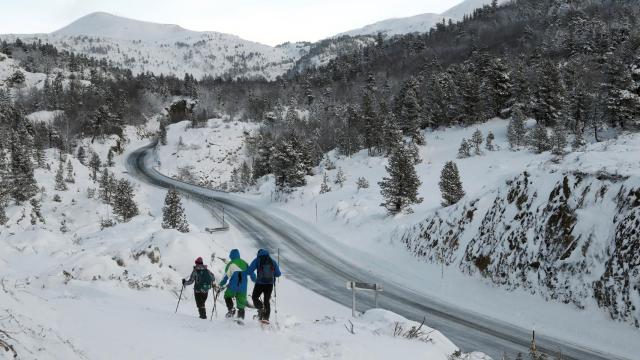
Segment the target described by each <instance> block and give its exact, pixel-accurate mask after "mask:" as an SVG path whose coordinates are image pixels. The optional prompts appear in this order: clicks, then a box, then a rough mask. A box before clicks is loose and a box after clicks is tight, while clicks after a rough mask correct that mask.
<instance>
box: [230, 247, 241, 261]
mask: <svg viewBox="0 0 640 360" xmlns="http://www.w3.org/2000/svg"><path fill="white" fill-rule="evenodd" d="M229 258H230V259H231V260H236V259H240V250H238V249H233V250H231V252H230V253H229Z"/></svg>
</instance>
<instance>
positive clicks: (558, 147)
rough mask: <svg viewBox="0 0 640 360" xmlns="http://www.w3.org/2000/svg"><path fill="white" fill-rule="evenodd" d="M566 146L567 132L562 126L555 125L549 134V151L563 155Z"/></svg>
mask: <svg viewBox="0 0 640 360" xmlns="http://www.w3.org/2000/svg"><path fill="white" fill-rule="evenodd" d="M566 147H567V132H566V130H565V129H564V126H562V125H557V126H556V127H555V128H554V129H553V134H552V136H551V153H552V154H554V155H558V156H561V155H564V154H565V151H564V149H565V148H566Z"/></svg>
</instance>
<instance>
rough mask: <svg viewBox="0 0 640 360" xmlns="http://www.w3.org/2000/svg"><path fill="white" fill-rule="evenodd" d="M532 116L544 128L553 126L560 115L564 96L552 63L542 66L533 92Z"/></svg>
mask: <svg viewBox="0 0 640 360" xmlns="http://www.w3.org/2000/svg"><path fill="white" fill-rule="evenodd" d="M534 95H535V96H534V102H533V109H532V110H533V115H534V116H535V119H536V120H537V121H540V122H542V123H543V125H545V126H554V125H555V124H556V123H557V122H558V120H559V118H560V116H561V115H562V111H563V106H564V101H565V95H564V87H563V83H562V78H561V76H560V71H559V70H558V66H557V65H556V64H554V63H552V62H546V63H544V64H542V70H541V71H540V76H539V79H538V84H537V91H535V92H534Z"/></svg>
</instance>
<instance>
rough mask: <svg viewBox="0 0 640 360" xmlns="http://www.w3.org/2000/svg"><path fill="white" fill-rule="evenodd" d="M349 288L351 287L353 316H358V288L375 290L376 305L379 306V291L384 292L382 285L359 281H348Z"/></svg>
mask: <svg viewBox="0 0 640 360" xmlns="http://www.w3.org/2000/svg"><path fill="white" fill-rule="evenodd" d="M347 289H351V294H352V298H351V299H352V300H351V316H353V317H356V290H368V291H373V294H374V295H373V296H374V303H375V307H376V308H377V307H378V293H379V292H382V285H380V284H371V283H364V282H357V281H349V282H347Z"/></svg>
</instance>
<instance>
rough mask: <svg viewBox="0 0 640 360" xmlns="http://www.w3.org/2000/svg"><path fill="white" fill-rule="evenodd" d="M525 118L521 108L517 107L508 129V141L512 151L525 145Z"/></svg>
mask: <svg viewBox="0 0 640 360" xmlns="http://www.w3.org/2000/svg"><path fill="white" fill-rule="evenodd" d="M524 122H525V117H524V114H523V113H522V109H521V108H520V106H515V108H514V109H513V114H512V117H511V120H510V121H509V127H508V128H507V140H509V146H511V148H512V149H517V148H518V147H520V146H523V145H524V144H525V138H526V133H527V131H526V129H525V126H524Z"/></svg>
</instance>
